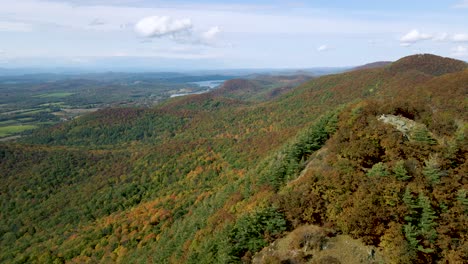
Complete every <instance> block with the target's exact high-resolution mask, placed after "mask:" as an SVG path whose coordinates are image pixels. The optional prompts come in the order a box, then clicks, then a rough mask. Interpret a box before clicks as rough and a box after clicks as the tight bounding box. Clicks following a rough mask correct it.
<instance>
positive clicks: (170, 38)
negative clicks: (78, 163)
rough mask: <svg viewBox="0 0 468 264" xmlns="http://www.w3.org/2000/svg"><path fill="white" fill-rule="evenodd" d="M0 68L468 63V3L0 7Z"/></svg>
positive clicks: (132, 1) (51, 0) (65, 1)
mask: <svg viewBox="0 0 468 264" xmlns="http://www.w3.org/2000/svg"><path fill="white" fill-rule="evenodd" d="M0 4H1V5H2V9H1V10H0V40H1V42H0V68H8V69H11V68H35V69H36V68H40V69H58V68H67V69H80V70H88V71H112V70H114V71H129V70H130V71H132V70H133V71H197V70H215V69H221V70H229V69H308V68H316V67H350V66H357V65H362V64H366V63H371V62H375V61H394V60H397V59H399V58H401V57H404V56H408V55H412V54H415V53H432V54H436V55H440V56H444V57H452V58H456V59H460V60H464V61H466V60H467V59H468V30H467V28H468V20H467V19H466V17H467V15H468V1H467V0H454V1H436V0H431V1H422V0H416V1H411V2H408V1H403V0H397V1H392V2H391V3H390V2H388V3H385V2H381V1H379V2H376V1H370V0H359V1H352V3H351V2H349V1H324V0H319V1H314V2H313V3H309V2H307V1H294V2H288V1H273V2H271V1H263V0H257V1H244V0H237V1H210V0H203V1H197V2H196V3H194V1H149V0H107V1H106V0H98V1H91V0H81V1H77V0H47V1H46V0H22V1H9V0H0Z"/></svg>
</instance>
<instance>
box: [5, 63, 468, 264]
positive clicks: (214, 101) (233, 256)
mask: <svg viewBox="0 0 468 264" xmlns="http://www.w3.org/2000/svg"><path fill="white" fill-rule="evenodd" d="M416 56H419V55H416ZM460 65H461V64H460V63H459V61H452V60H451V59H448V60H446V59H444V58H441V57H432V56H430V57H427V56H423V57H407V58H404V59H402V60H398V61H396V62H394V63H392V64H390V65H387V66H384V67H382V68H372V69H362V70H358V71H351V72H346V73H341V74H332V75H327V76H323V77H319V78H314V79H312V80H310V81H308V82H306V83H303V84H301V85H299V86H298V87H296V88H294V89H292V90H291V91H289V92H287V93H284V94H281V95H279V96H276V97H273V98H271V99H269V100H264V101H260V102H255V101H249V102H246V101H243V100H239V99H232V98H225V97H224V94H223V93H224V92H223V93H219V92H218V93H217V92H216V91H213V92H211V93H207V94H201V95H192V96H186V97H183V98H174V99H172V100H169V101H168V102H165V103H163V104H161V105H160V106H157V107H156V108H155V109H106V110H101V111H98V112H97V113H94V114H90V115H87V116H83V117H81V118H78V119H77V120H74V121H72V122H70V123H65V124H61V125H57V126H55V127H53V128H50V129H44V130H41V131H37V132H34V133H33V134H32V136H31V137H27V138H24V139H23V142H18V143H9V144H5V143H0V169H1V170H2V171H4V172H5V174H4V175H2V180H4V182H5V184H4V185H3V186H2V189H1V190H0V191H1V192H0V194H1V199H2V210H1V212H2V217H1V218H0V221H2V222H0V235H1V236H2V240H1V246H2V248H4V249H5V251H4V252H2V254H1V255H0V261H10V262H20V261H27V262H47V261H54V260H56V261H63V262H69V263H77V262H87V261H88V262H107V263H112V262H114V263H115V262H127V263H129V262H138V261H146V262H151V261H153V262H161V261H163V262H169V263H227V262H241V261H250V260H251V258H252V256H253V254H254V253H256V252H258V251H260V250H261V249H262V248H263V247H264V246H267V245H268V244H269V243H271V242H273V241H274V240H275V239H277V238H281V237H283V236H285V234H286V232H293V231H294V230H296V231H295V232H294V233H295V234H296V233H297V234H299V235H304V236H303V237H302V238H301V237H298V238H297V241H295V244H294V245H291V247H292V248H291V249H288V250H296V251H297V252H301V249H302V247H303V246H304V245H305V244H304V243H306V242H307V241H308V240H304V239H305V238H310V239H312V240H313V239H314V238H321V237H323V236H322V235H317V234H306V233H301V232H300V230H301V229H299V230H298V228H301V227H302V226H304V225H310V224H313V225H318V226H320V227H321V228H325V229H327V228H329V229H331V230H333V232H330V234H332V233H343V234H347V235H349V236H350V237H352V238H353V239H362V240H363V241H364V242H365V243H366V244H368V245H371V246H373V247H374V248H375V249H376V250H379V254H380V253H382V257H383V258H385V259H386V260H388V262H390V261H395V262H398V261H399V262H404V263H405V262H406V263H408V262H413V263H427V262H434V261H449V262H450V261H452V262H454V261H457V260H460V259H464V258H466V257H467V256H466V254H465V253H464V251H463V249H464V248H466V247H467V246H468V241H467V239H466V237H467V236H466V232H465V231H463V226H466V224H468V219H467V218H466V215H464V214H463V212H464V210H467V209H466V207H464V206H465V205H464V203H466V201H465V200H466V193H464V192H465V191H466V190H468V179H467V178H466V173H465V172H466V153H467V149H466V144H464V143H463V142H464V140H465V139H464V135H465V131H466V122H467V120H466V116H465V115H464V112H465V111H463V110H464V109H465V110H466V102H465V101H466V100H464V98H463V97H464V96H466V93H467V89H468V87H467V83H468V70H467V69H466V65H465V66H464V67H461V66H460ZM419 67H421V68H419ZM441 73H444V74H441ZM241 82H242V83H244V81H241ZM241 88H242V87H241ZM241 90H242V89H241ZM234 91H236V89H234ZM382 114H389V115H394V116H403V117H405V118H408V119H411V120H413V121H414V122H417V123H418V124H421V130H420V131H416V132H415V136H414V137H412V138H411V139H410V140H408V139H407V138H405V136H404V135H403V134H402V133H401V132H399V131H398V130H396V129H395V128H394V127H393V126H391V125H388V124H385V123H383V122H381V121H379V120H378V117H379V116H380V115H382ZM44 150H47V151H44ZM317 151H319V152H317ZM35 153H41V155H40V157H41V158H40V159H39V158H36V157H35ZM15 164H20V165H21V166H14V165H15ZM309 164H315V165H314V166H312V165H310V166H308V165H309ZM301 173H302V175H303V176H301V177H300V178H298V177H299V175H301ZM296 178H297V180H295V179H296ZM464 190H465V191H464ZM464 199H465V200H464ZM463 201H465V202H463ZM415 204H416V205H415ZM428 204H429V205H428ZM412 206H420V207H418V208H422V207H424V208H426V209H424V210H425V211H423V210H422V209H415V210H413V209H412V208H416V207H412ZM12 208H16V209H12ZM444 208H445V209H444ZM433 214H435V215H436V216H437V218H432V217H428V215H429V216H430V215H433ZM423 215H424V217H426V218H425V219H430V221H429V220H428V221H429V223H430V224H429V226H423V225H422V224H421V223H422V219H423V218H424V217H423ZM3 216H4V217H3ZM46 216H47V217H46ZM408 219H409V220H408ZM434 232H435V234H436V235H437V237H438V239H437V240H435V239H433V235H431V234H433V233H434ZM413 238H414V239H413ZM452 239H456V240H457V242H456V243H455V242H453V240H452ZM312 240H311V241H312ZM309 242H310V241H309ZM309 242H307V243H309ZM301 243H302V244H301ZM301 245H302V246H301ZM324 254H325V253H324ZM294 256H295V257H294V259H291V258H292V257H291V255H288V256H281V255H274V256H271V257H272V258H275V259H276V260H277V261H296V262H298V263H304V262H307V256H302V255H301V254H298V255H294ZM379 256H380V255H379ZM340 261H341V262H342V263H346V259H340ZM455 263H456V262H455Z"/></svg>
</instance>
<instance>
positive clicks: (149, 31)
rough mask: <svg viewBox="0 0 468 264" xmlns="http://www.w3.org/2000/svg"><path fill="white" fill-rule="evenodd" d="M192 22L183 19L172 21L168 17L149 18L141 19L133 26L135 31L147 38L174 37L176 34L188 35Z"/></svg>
mask: <svg viewBox="0 0 468 264" xmlns="http://www.w3.org/2000/svg"><path fill="white" fill-rule="evenodd" d="M192 27H193V25H192V21H191V20H190V19H188V18H185V19H172V18H171V17H168V16H151V17H145V18H143V19H141V20H140V21H139V22H138V23H137V24H136V25H135V31H136V32H137V33H138V34H139V35H141V36H143V37H147V38H154V37H163V36H173V37H174V36H176V35H177V34H183V33H190V32H191V30H192Z"/></svg>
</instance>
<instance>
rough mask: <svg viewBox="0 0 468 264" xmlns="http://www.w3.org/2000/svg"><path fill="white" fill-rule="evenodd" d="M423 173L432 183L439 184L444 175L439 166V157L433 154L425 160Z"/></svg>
mask: <svg viewBox="0 0 468 264" xmlns="http://www.w3.org/2000/svg"><path fill="white" fill-rule="evenodd" d="M424 164H425V165H424V168H423V171H422V173H423V175H424V176H425V177H426V179H427V180H428V181H429V183H430V184H431V185H434V184H437V183H439V182H440V177H441V176H442V175H443V173H442V171H441V170H440V168H439V162H438V161H437V158H436V157H434V156H432V157H430V158H429V159H428V160H426V161H424Z"/></svg>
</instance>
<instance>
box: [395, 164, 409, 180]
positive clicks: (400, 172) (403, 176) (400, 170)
mask: <svg viewBox="0 0 468 264" xmlns="http://www.w3.org/2000/svg"><path fill="white" fill-rule="evenodd" d="M393 173H394V174H395V176H396V178H397V179H398V180H400V181H407V180H409V179H411V175H408V172H407V171H406V168H405V162H404V161H403V160H400V161H398V162H397V163H396V164H395V166H394V167H393Z"/></svg>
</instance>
